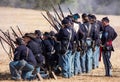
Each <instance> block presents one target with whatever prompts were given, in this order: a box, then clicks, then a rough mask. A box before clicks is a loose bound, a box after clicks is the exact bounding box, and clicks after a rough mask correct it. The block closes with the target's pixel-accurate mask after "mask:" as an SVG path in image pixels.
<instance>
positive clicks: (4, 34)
mask: <svg viewBox="0 0 120 82" xmlns="http://www.w3.org/2000/svg"><path fill="white" fill-rule="evenodd" d="M0 31H1V32H2V33H3V35H4V36H6V37H8V38H9V36H8V35H7V34H6V33H4V32H3V31H2V30H1V29H0ZM9 39H10V40H11V41H12V42H15V41H14V40H13V39H11V38H9Z"/></svg>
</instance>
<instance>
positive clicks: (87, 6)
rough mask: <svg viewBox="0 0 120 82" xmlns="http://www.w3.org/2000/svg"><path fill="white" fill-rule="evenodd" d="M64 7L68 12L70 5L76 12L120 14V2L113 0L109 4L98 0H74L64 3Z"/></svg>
mask: <svg viewBox="0 0 120 82" xmlns="http://www.w3.org/2000/svg"><path fill="white" fill-rule="evenodd" d="M61 6H62V9H63V10H64V11H66V12H68V9H67V8H68V7H69V8H70V9H71V11H72V12H76V13H94V14H115V15H120V9H119V8H120V2H118V1H113V2H112V3H109V4H107V5H101V4H98V3H97V0H74V1H73V2H72V3H67V2H66V3H65V4H62V5H61Z"/></svg>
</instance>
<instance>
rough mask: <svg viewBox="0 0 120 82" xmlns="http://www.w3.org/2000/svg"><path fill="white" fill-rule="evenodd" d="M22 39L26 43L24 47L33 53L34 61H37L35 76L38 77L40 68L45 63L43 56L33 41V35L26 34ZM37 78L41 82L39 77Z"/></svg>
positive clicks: (38, 46)
mask: <svg viewBox="0 0 120 82" xmlns="http://www.w3.org/2000/svg"><path fill="white" fill-rule="evenodd" d="M23 38H24V41H25V43H26V46H27V47H28V48H29V49H30V50H31V51H32V52H33V54H34V56H35V58H36V61H37V66H36V74H37V76H40V66H41V65H42V64H43V62H44V61H45V59H44V56H43V55H42V54H41V48H40V45H39V44H38V43H37V42H35V41H34V39H35V38H36V37H35V35H34V33H26V34H25V35H24V36H23ZM38 78H39V80H42V78H41V76H40V77H38Z"/></svg>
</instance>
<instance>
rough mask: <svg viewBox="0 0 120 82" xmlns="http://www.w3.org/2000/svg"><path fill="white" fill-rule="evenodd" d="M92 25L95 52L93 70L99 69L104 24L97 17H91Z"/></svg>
mask: <svg viewBox="0 0 120 82" xmlns="http://www.w3.org/2000/svg"><path fill="white" fill-rule="evenodd" d="M89 20H90V23H91V24H92V25H93V28H94V40H93V42H92V44H93V46H92V50H93V69H95V68H98V66H99V56H100V44H101V40H100V37H101V33H102V31H103V27H102V23H101V22H100V21H98V20H96V17H95V15H89Z"/></svg>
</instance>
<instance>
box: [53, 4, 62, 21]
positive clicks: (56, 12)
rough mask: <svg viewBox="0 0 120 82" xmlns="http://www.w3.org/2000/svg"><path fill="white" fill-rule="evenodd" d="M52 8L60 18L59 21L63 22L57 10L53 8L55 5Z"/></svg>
mask: <svg viewBox="0 0 120 82" xmlns="http://www.w3.org/2000/svg"><path fill="white" fill-rule="evenodd" d="M51 6H52V8H53V10H54V12H55V13H56V15H57V16H58V18H59V20H60V21H62V19H61V17H60V15H59V14H58V12H57V10H56V9H55V7H54V6H53V4H51Z"/></svg>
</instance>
